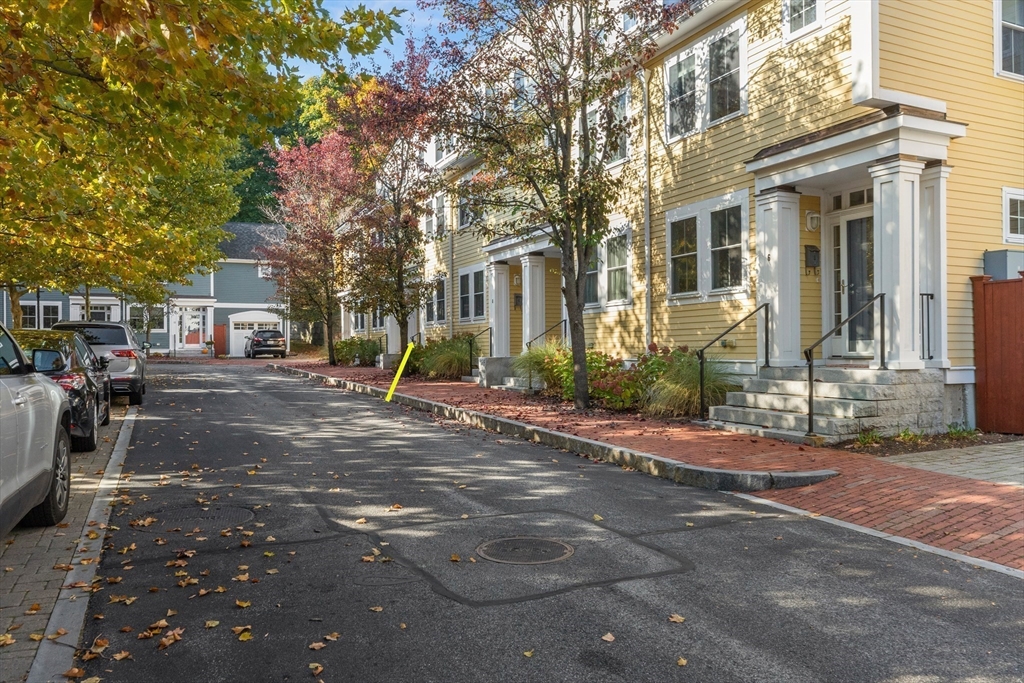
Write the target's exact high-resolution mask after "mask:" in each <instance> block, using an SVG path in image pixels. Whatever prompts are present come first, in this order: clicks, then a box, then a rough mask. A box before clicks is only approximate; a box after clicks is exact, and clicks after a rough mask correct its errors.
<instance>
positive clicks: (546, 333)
mask: <svg viewBox="0 0 1024 683" xmlns="http://www.w3.org/2000/svg"><path fill="white" fill-rule="evenodd" d="M567 322H568V320H566V319H565V318H562V319H561V320H559V321H558V322H557V323H555V324H554V325H552V326H551V327H549V328H548V329H546V330H544V331H543V332H541V333H540V334H538V335H537V336H536V337H534V338H533V339H531V340H530V341H528V342H526V348H530V347H531V346H533V342H535V341H537V340H538V339H540V338H542V337H547V335H548V332H550V331H551V330H553V329H555V328H556V327H561V328H562V341H565V338H566V337H567V336H568V335H566V333H565V324H566V323H567Z"/></svg>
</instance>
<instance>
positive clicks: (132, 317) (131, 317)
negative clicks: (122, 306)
mask: <svg viewBox="0 0 1024 683" xmlns="http://www.w3.org/2000/svg"><path fill="white" fill-rule="evenodd" d="M128 324H129V325H130V326H131V328H132V329H133V330H135V331H136V332H138V333H139V334H145V333H146V327H147V325H148V326H149V331H150V332H164V331H165V328H164V307H163V306H149V307H148V308H147V307H145V306H132V307H131V308H129V309H128Z"/></svg>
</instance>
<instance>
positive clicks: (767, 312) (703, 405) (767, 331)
mask: <svg viewBox="0 0 1024 683" xmlns="http://www.w3.org/2000/svg"><path fill="white" fill-rule="evenodd" d="M761 309H764V367H766V368H770V367H771V361H770V360H769V357H770V352H771V336H772V332H771V325H770V324H769V323H770V322H771V316H772V309H771V302H765V303H763V304H761V305H760V306H758V307H757V308H755V309H754V310H752V311H751V312H750V313H747V314H746V315H745V316H743V317H742V318H740V319H739V320H737V321H736V322H735V324H733V325H732V326H731V327H730V328H729V329H727V330H726V331H725V332H723V333H722V334H720V335H718V336H717V337H715V338H714V339H712V340H711V341H709V342H708V343H707V344H705V345H704V347H703V348H700V349H697V360H698V361H700V419H701V420H706V419H707V409H708V406H707V397H706V396H705V394H704V361H705V358H704V355H705V354H704V352H705V351H707V350H708V349H709V348H711V347H712V346H714V345H715V344H717V343H718V341H719V340H720V339H721V338H722V337H724V336H725V335H727V334H729V333H730V332H732V331H733V330H735V329H736V328H737V327H739V326H740V325H741V324H742V323H744V322H746V320H747V319H748V318H750V317H752V316H755V315H757V314H758V313H759V312H760V311H761Z"/></svg>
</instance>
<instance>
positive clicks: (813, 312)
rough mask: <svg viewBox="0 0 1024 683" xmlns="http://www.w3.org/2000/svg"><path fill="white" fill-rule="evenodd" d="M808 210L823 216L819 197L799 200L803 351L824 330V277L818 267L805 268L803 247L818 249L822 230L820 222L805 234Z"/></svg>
mask: <svg viewBox="0 0 1024 683" xmlns="http://www.w3.org/2000/svg"><path fill="white" fill-rule="evenodd" d="M808 211H816V212H818V214H819V215H820V214H821V213H822V206H821V200H820V199H819V198H818V197H811V196H804V197H800V266H801V268H800V345H801V346H802V347H803V348H807V347H808V346H810V345H811V344H813V343H814V342H816V341H818V338H819V337H821V335H822V333H823V332H824V331H825V330H823V329H821V328H822V324H821V283H822V281H824V280H825V278H826V277H827V274H826V273H825V272H824V271H823V270H822V269H821V268H810V269H809V268H807V266H806V265H805V263H806V262H805V261H804V253H805V245H808V244H810V245H813V246H815V247H818V249H819V250H820V249H821V231H822V230H825V227H824V223H825V222H824V220H823V221H822V227H821V228H820V229H819V230H816V231H815V232H807V212H808ZM822 257H824V254H822ZM815 271H817V272H815Z"/></svg>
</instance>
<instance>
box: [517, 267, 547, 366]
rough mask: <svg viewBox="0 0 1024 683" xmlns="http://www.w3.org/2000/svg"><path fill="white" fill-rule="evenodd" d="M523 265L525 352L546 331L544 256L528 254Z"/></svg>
mask: <svg viewBox="0 0 1024 683" xmlns="http://www.w3.org/2000/svg"><path fill="white" fill-rule="evenodd" d="M522 263H523V350H526V344H527V342H529V341H530V340H532V339H533V338H534V337H536V336H537V335H539V334H540V333H541V332H543V331H544V256H543V255H540V254H527V255H526V256H523V257H522Z"/></svg>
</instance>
